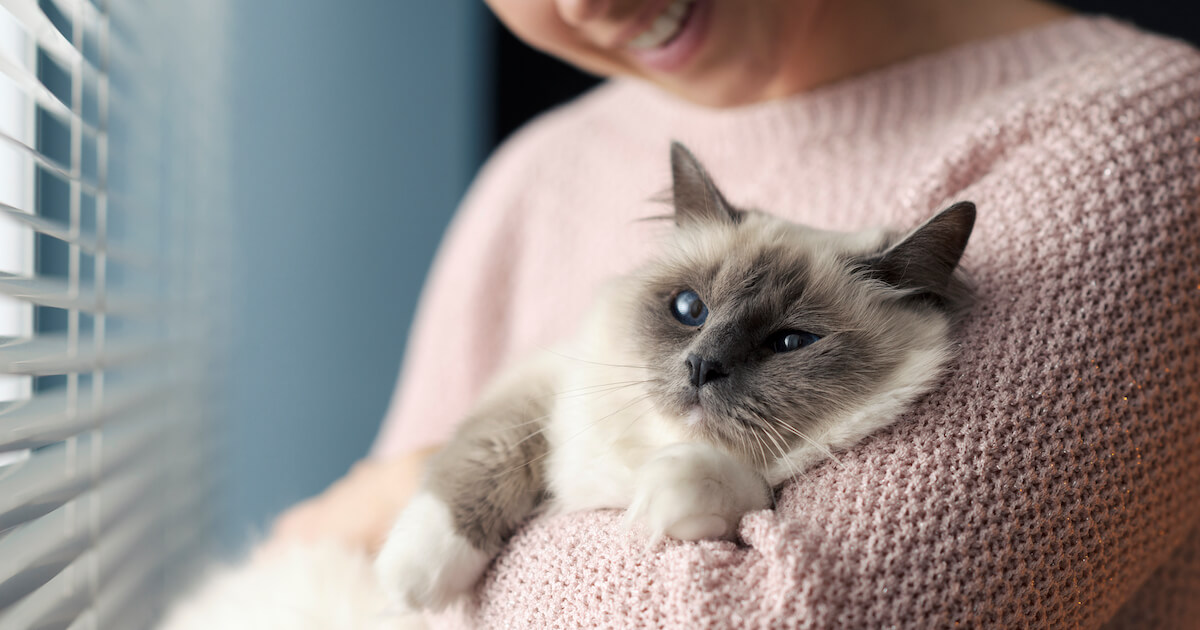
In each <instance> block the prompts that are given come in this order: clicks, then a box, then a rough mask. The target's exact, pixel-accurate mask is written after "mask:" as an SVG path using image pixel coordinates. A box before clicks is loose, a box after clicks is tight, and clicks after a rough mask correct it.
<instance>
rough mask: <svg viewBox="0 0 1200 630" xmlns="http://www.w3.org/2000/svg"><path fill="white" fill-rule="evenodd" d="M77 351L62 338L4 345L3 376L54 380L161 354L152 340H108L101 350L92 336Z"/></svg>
mask: <svg viewBox="0 0 1200 630" xmlns="http://www.w3.org/2000/svg"><path fill="white" fill-rule="evenodd" d="M76 349H77V351H76V353H75V354H74V355H71V354H70V340H69V338H68V337H67V335H60V334H56V335H40V336H37V337H34V338H33V339H17V340H14V341H10V342H9V343H7V344H3V343H0V374H21V375H26V376H53V375H55V374H73V373H77V372H90V371H95V370H103V369H107V368H112V367H118V366H121V365H124V364H128V363H130V362H133V361H137V360H139V359H144V358H146V357H149V356H151V355H154V354H157V353H158V352H159V351H161V348H159V347H158V346H157V345H156V344H154V343H153V342H152V341H149V340H141V341H139V340H122V339H114V338H109V339H105V340H104V347H103V349H102V350H101V349H99V348H97V347H96V343H95V340H94V339H93V337H92V336H91V335H83V336H80V337H79V340H78V342H77V343H76Z"/></svg>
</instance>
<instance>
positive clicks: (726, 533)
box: [627, 444, 770, 540]
mask: <svg viewBox="0 0 1200 630" xmlns="http://www.w3.org/2000/svg"><path fill="white" fill-rule="evenodd" d="M638 477H639V478H638V485H637V488H636V490H635V493H634V500H633V503H632V504H631V505H630V508H629V513H628V516H627V518H628V519H629V520H630V521H636V522H640V523H642V524H643V525H644V526H645V527H646V528H647V529H648V530H649V533H650V535H651V537H652V538H654V539H658V538H661V537H662V536H664V535H665V536H670V537H672V538H677V539H679V540H706V539H716V538H728V537H730V536H732V535H733V534H734V533H735V531H736V529H737V525H738V522H739V521H740V520H741V518H742V515H743V514H745V513H746V512H749V511H751V510H756V509H760V508H764V507H767V506H768V505H770V488H769V487H767V485H766V482H765V481H764V480H763V479H762V477H761V476H759V475H758V474H757V473H755V472H754V471H751V470H749V469H746V468H744V467H742V466H741V465H740V464H738V463H737V462H736V461H735V460H733V459H732V458H730V457H729V456H728V455H725V454H724V453H721V452H720V451H717V450H716V449H713V448H711V447H708V446H704V445H695V444H682V445H675V446H671V447H668V448H665V449H663V451H662V452H661V453H660V454H659V455H658V456H657V457H655V458H654V459H652V460H651V461H649V462H647V463H646V464H645V465H644V466H643V467H642V469H641V470H640V471H639V475H638Z"/></svg>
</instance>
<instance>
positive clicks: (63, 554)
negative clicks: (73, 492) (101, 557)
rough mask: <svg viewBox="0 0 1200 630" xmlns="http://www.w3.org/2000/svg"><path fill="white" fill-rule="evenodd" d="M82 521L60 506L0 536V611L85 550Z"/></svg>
mask: <svg viewBox="0 0 1200 630" xmlns="http://www.w3.org/2000/svg"><path fill="white" fill-rule="evenodd" d="M77 503H79V502H77ZM89 505H90V502H88V501H84V502H82V503H81V504H77V505H75V506H69V507H73V508H75V509H86V508H87V507H89ZM85 523H86V520H84V519H82V518H79V517H78V516H77V515H76V514H74V510H68V509H67V508H66V507H64V508H61V509H58V510H55V511H53V512H51V513H49V514H47V515H45V516H43V517H41V518H40V519H38V520H37V521H34V522H32V523H27V524H25V525H24V526H22V527H18V528H16V529H14V530H13V531H11V532H9V533H7V534H5V535H3V537H0V610H3V609H4V608H7V607H9V606H11V605H13V604H14V603H16V602H17V601H19V600H20V599H22V598H24V597H25V596H26V595H29V594H30V593H32V592H33V591H35V590H37V589H38V588H39V587H41V586H42V585H44V584H46V583H47V582H49V581H50V580H51V579H53V578H54V576H56V575H58V574H59V573H60V572H61V571H62V570H63V569H65V568H66V567H67V566H68V565H69V564H71V563H72V562H74V561H75V559H76V558H78V557H79V556H81V555H82V554H83V552H84V551H86V550H87V547H88V532H87V528H86V527H85V526H84V525H85ZM31 525H33V527H31Z"/></svg>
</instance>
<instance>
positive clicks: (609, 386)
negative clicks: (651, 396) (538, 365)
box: [539, 380, 650, 400]
mask: <svg viewBox="0 0 1200 630" xmlns="http://www.w3.org/2000/svg"><path fill="white" fill-rule="evenodd" d="M649 382H650V381H649V380H640V381H617V382H615V383H605V384H603V385H588V386H587V387H580V388H578V389H569V390H565V391H561V392H555V393H553V394H549V395H547V396H540V397H539V399H541V400H544V399H547V398H554V399H558V400H563V399H565V398H575V397H582V396H588V395H590V394H599V393H605V392H610V391H616V390H620V389H625V388H627V387H633V386H634V385H645V384H646V383H649Z"/></svg>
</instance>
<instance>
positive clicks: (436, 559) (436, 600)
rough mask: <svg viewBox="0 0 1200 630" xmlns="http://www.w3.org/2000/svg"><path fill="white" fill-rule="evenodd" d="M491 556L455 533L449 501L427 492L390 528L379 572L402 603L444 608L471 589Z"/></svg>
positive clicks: (413, 607) (377, 567) (411, 606)
mask: <svg viewBox="0 0 1200 630" xmlns="http://www.w3.org/2000/svg"><path fill="white" fill-rule="evenodd" d="M490 561H491V557H490V556H489V555H487V554H485V553H484V552H482V551H480V550H478V549H476V548H475V547H474V546H472V545H471V543H470V542H468V541H467V540H466V539H465V538H463V537H462V536H461V535H459V534H458V533H457V531H456V530H455V527H454V520H453V519H452V518H451V515H450V509H449V508H448V507H447V506H446V504H445V502H443V501H442V500H441V499H439V498H437V497H435V496H433V495H431V494H428V493H424V492H423V493H420V494H418V495H417V496H415V497H413V499H412V501H411V502H409V504H408V507H406V508H405V509H404V511H403V512H402V513H401V514H400V518H399V519H398V520H397V521H396V524H395V526H393V527H392V531H391V533H390V534H388V539H387V542H385V543H384V545H383V549H381V550H380V552H379V557H378V558H377V559H376V560H375V573H376V575H377V576H378V577H379V580H380V583H381V584H382V586H383V589H384V591H385V592H386V593H388V595H390V596H391V597H392V599H393V600H394V601H395V602H396V603H398V604H399V605H401V606H403V607H405V608H407V609H408V610H411V611H416V610H421V609H428V610H441V609H443V608H445V607H446V606H448V605H450V604H452V603H454V602H455V601H456V600H458V599H459V598H460V597H461V596H463V595H465V594H466V593H468V592H470V590H471V587H472V586H474V585H475V582H476V581H478V580H479V578H480V577H481V576H482V575H483V572H484V570H485V569H487V565H488V562H490Z"/></svg>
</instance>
